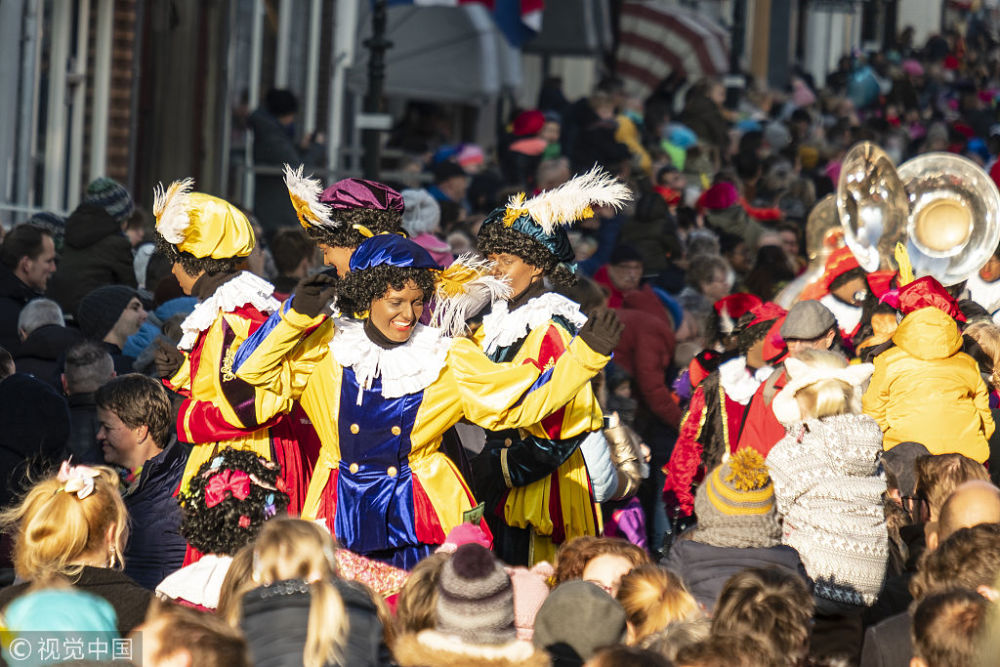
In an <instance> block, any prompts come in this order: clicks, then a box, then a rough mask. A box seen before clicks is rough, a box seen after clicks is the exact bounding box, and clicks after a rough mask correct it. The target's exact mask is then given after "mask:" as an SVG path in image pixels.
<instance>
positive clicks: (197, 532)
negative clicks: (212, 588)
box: [178, 448, 288, 556]
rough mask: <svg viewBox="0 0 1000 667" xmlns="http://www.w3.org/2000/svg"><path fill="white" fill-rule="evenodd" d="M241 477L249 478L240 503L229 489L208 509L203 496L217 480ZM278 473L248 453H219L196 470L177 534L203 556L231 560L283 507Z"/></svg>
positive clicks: (284, 501)
mask: <svg viewBox="0 0 1000 667" xmlns="http://www.w3.org/2000/svg"><path fill="white" fill-rule="evenodd" d="M236 472H243V473H246V474H247V475H249V476H250V493H249V495H247V497H246V498H245V499H243V500H240V499H239V498H237V497H236V496H234V495H233V493H232V492H231V491H229V490H224V491H222V492H221V493H222V496H223V499H222V501H221V502H219V503H217V504H215V505H213V506H212V507H209V506H208V505H207V503H206V498H205V492H206V489H208V488H209V486H210V484H212V483H213V482H212V480H213V479H215V478H216V477H218V476H219V475H227V474H228V475H232V474H233V473H236ZM280 472H281V469H280V467H279V466H278V465H277V464H276V463H271V462H269V461H266V460H264V459H262V458H260V457H258V456H257V455H256V454H254V453H253V452H250V451H244V450H239V449H231V448H227V449H223V450H222V451H221V452H219V454H218V455H217V456H215V457H214V458H213V459H212V460H211V461H208V462H207V463H205V464H204V465H203V466H201V468H199V469H198V474H197V475H195V477H194V478H192V480H191V482H190V483H189V484H188V488H187V490H185V491H182V492H181V494H180V496H179V498H178V500H179V501H180V505H181V511H182V513H183V518H182V520H181V535H183V536H184V539H186V540H187V541H188V543H189V544H190V545H191V546H192V547H194V548H195V549H197V550H198V551H200V552H202V553H205V554H218V555H224V556H232V555H233V554H235V553H236V552H237V551H239V550H240V548H241V547H243V546H244V545H246V544H249V543H250V542H252V541H253V540H254V538H256V537H257V533H258V532H259V531H260V528H261V526H262V525H263V524H264V521H266V520H267V519H269V518H271V517H272V516H275V515H277V514H284V512H285V510H286V509H287V508H288V494H287V493H285V492H284V490H283V489H284V483H283V482H282V481H281V480H280V479H279V475H280Z"/></svg>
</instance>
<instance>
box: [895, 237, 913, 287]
mask: <svg viewBox="0 0 1000 667" xmlns="http://www.w3.org/2000/svg"><path fill="white" fill-rule="evenodd" d="M894 254H895V256H896V264H898V265H899V286H900V287H905V286H906V285H909V284H910V283H912V282H913V281H914V276H913V265H912V264H911V263H910V254H909V253H908V252H906V246H904V245H903V244H902V243H897V244H896V251H895V253H894Z"/></svg>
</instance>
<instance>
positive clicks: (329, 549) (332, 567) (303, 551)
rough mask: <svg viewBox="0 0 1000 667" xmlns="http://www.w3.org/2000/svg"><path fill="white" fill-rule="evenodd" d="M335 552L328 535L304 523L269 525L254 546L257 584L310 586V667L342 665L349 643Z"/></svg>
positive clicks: (307, 666) (305, 659)
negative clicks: (296, 581) (285, 582)
mask: <svg viewBox="0 0 1000 667" xmlns="http://www.w3.org/2000/svg"><path fill="white" fill-rule="evenodd" d="M336 546H337V545H336V542H334V541H333V538H332V537H331V536H330V534H329V533H327V532H326V531H325V530H323V529H322V528H320V527H319V526H317V525H316V524H314V523H312V522H310V521H303V520H302V519H272V520H271V521H265V522H264V527H263V528H261V531H260V534H259V535H258V536H257V541H256V543H255V547H254V551H253V580H254V582H255V583H256V584H257V585H258V586H266V585H269V584H272V583H274V582H276V581H283V580H286V579H302V580H304V581H306V582H307V583H308V584H309V587H310V597H311V602H310V606H309V627H308V629H307V631H306V645H305V649H304V651H303V660H302V662H303V665H304V666H305V667H322V666H323V665H325V664H330V663H336V662H338V661H339V659H340V657H341V650H342V649H343V647H344V644H345V643H346V641H347V630H348V627H347V612H346V610H345V609H344V601H343V599H342V598H341V597H340V593H338V592H337V589H336V587H335V586H334V585H333V580H334V579H336V578H337V561H336V555H335V551H336Z"/></svg>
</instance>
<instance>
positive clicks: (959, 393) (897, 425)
mask: <svg viewBox="0 0 1000 667" xmlns="http://www.w3.org/2000/svg"><path fill="white" fill-rule="evenodd" d="M892 342H893V343H895V345H896V346H895V347H893V348H890V349H889V350H886V351H885V352H883V353H882V354H880V355H879V356H877V357H875V372H874V374H873V375H872V381H871V385H870V386H869V387H868V391H867V392H865V395H864V398H863V401H862V405H863V407H864V411H865V413H866V414H868V415H871V417H872V418H874V419H875V421H877V422H878V424H879V426H881V427H882V432H883V433H884V434H885V436H884V439H883V442H882V446H883V447H884V448H885V449H891V448H893V447H895V446H896V445H898V444H899V443H901V442H907V441H913V442H919V443H922V444H923V445H924V446H925V447H927V449H928V450H930V452H931V453H932V454H949V453H953V452H955V453H958V454H964V455H965V456H968V457H969V458H971V459H975V460H976V461H979V462H980V463H983V462H985V461H986V459H987V458H989V445H988V444H987V440H988V439H989V437H990V436H991V435H992V434H993V429H994V424H993V418H992V416H991V415H990V407H989V395H988V392H987V389H986V383H985V382H983V378H982V377H981V376H980V375H979V367H978V366H977V364H976V362H975V360H974V359H973V358H972V357H970V356H969V355H967V354H965V353H964V352H960V350H961V349H962V336H961V334H960V333H959V332H958V327H957V326H956V324H955V321H954V320H953V319H951V318H950V317H949V316H948V315H946V314H944V313H943V312H941V311H940V310H938V309H937V308H921V309H920V310H916V311H914V312H912V313H910V314H909V315H907V316H906V317H904V318H903V321H902V322H900V324H899V328H898V329H896V333H895V334H894V335H893V337H892Z"/></svg>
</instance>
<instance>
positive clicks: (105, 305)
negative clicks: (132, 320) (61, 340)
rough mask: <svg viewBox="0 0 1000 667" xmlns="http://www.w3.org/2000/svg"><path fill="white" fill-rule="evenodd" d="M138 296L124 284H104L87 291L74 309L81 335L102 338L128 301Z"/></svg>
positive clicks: (93, 338) (94, 338) (123, 310)
mask: <svg viewBox="0 0 1000 667" xmlns="http://www.w3.org/2000/svg"><path fill="white" fill-rule="evenodd" d="M138 296H139V293H138V292H137V291H135V290H134V289H132V288H131V287H126V286H125V285H105V286H104V287H98V288H97V289H95V290H93V291H92V292H90V293H88V294H87V296H85V297H83V298H82V299H80V305H79V306H77V309H76V321H77V323H78V324H79V325H80V330H81V331H82V332H83V335H84V336H86V337H87V338H90V339H91V340H102V339H103V338H104V337H105V336H106V335H107V334H108V332H109V331H111V329H112V327H114V326H115V323H116V322H118V318H119V317H121V316H122V313H123V312H125V309H126V308H127V307H128V304H129V302H130V301H132V299H133V298H135V297H138Z"/></svg>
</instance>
